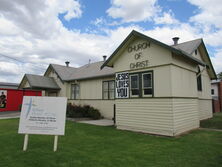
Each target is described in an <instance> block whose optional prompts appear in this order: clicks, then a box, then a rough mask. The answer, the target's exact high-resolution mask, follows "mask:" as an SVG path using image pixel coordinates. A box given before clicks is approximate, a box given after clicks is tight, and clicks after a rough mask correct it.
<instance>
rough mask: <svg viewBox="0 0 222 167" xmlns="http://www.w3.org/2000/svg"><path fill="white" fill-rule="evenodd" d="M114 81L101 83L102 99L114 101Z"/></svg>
mask: <svg viewBox="0 0 222 167" xmlns="http://www.w3.org/2000/svg"><path fill="white" fill-rule="evenodd" d="M114 83H115V82H114V81H103V99H114V87H115V86H114Z"/></svg>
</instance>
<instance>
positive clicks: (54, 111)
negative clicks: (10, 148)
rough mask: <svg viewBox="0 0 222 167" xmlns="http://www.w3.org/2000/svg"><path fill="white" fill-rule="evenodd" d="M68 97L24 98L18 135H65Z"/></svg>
mask: <svg viewBox="0 0 222 167" xmlns="http://www.w3.org/2000/svg"><path fill="white" fill-rule="evenodd" d="M66 106H67V98H66V97H41V96H24V98H23V103H22V109H21V116H20V122H19V130H18V133H21V134H45V135H64V134H65V118H66Z"/></svg>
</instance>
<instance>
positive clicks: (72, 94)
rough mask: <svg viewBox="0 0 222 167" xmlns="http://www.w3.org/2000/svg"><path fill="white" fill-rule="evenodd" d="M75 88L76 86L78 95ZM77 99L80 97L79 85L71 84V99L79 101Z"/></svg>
mask: <svg viewBox="0 0 222 167" xmlns="http://www.w3.org/2000/svg"><path fill="white" fill-rule="evenodd" d="M77 86H78V94H77V93H76V92H77V91H76V90H77V89H76V87H77ZM73 88H74V90H73ZM79 97H80V86H79V84H77V83H73V84H71V99H73V100H77V99H79Z"/></svg>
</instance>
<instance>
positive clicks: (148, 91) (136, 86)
mask: <svg viewBox="0 0 222 167" xmlns="http://www.w3.org/2000/svg"><path fill="white" fill-rule="evenodd" d="M152 82H153V78H152V72H144V73H141V72H140V73H137V74H131V75H130V97H150V96H152V95H153V83H152Z"/></svg>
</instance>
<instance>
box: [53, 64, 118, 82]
mask: <svg viewBox="0 0 222 167" xmlns="http://www.w3.org/2000/svg"><path fill="white" fill-rule="evenodd" d="M103 63H104V62H103V61H100V62H95V63H90V64H86V65H84V66H81V67H79V68H74V67H67V66H62V65H58V64H50V65H51V66H52V68H53V69H54V70H55V72H56V73H57V74H58V75H59V77H60V78H61V80H63V81H72V80H77V79H78V80H81V79H88V78H96V77H103V76H112V75H114V74H115V72H114V70H113V68H110V67H105V68H103V69H102V70H101V69H100V67H101V65H102V64H103Z"/></svg>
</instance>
